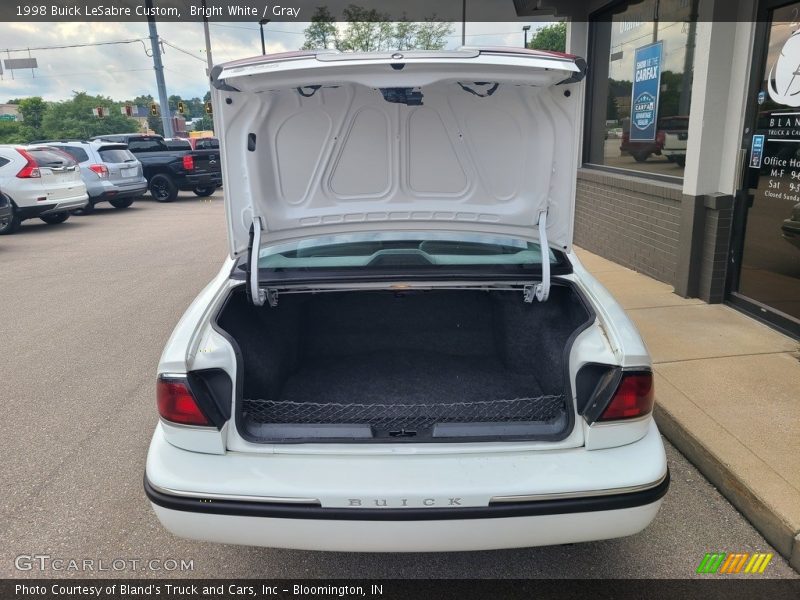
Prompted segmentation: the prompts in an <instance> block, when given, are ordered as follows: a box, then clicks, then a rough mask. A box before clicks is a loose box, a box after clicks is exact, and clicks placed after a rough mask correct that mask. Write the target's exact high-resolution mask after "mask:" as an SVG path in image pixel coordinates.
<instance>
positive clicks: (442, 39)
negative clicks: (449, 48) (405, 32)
mask: <svg viewBox="0 0 800 600" xmlns="http://www.w3.org/2000/svg"><path fill="white" fill-rule="evenodd" d="M452 30H453V26H452V25H451V24H450V23H443V22H442V21H437V20H436V17H435V16H434V17H431V18H430V19H425V21H423V22H422V23H419V24H418V26H417V31H416V40H415V46H414V47H415V48H419V49H420V50H441V49H442V48H444V45H445V44H446V43H447V36H448V35H450V32H451V31H452Z"/></svg>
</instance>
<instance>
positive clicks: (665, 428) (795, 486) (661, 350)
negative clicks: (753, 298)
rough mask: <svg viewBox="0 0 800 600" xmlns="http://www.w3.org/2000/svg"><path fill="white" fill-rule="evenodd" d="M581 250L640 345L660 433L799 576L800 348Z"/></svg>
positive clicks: (750, 322)
mask: <svg viewBox="0 0 800 600" xmlns="http://www.w3.org/2000/svg"><path fill="white" fill-rule="evenodd" d="M576 252H577V254H578V256H579V257H580V259H581V261H582V262H583V264H584V265H585V266H586V268H587V269H588V270H589V271H591V272H592V274H593V275H594V276H595V277H596V278H597V279H598V280H600V282H601V283H602V284H603V285H604V286H605V287H606V288H608V290H609V291H610V292H611V293H612V294H613V295H614V296H615V297H616V299H617V300H618V301H619V302H620V303H621V304H622V306H623V307H624V308H625V309H626V310H627V312H628V314H629V315H630V316H631V318H632V319H633V321H634V322H635V323H636V325H637V327H638V328H639V331H640V332H641V334H642V336H643V337H644V340H645V342H646V344H647V347H648V348H649V350H650V354H651V355H652V357H653V370H654V372H655V388H656V413H655V417H656V421H657V423H658V426H659V428H660V429H661V432H662V433H663V434H664V436H665V437H667V439H669V440H670V441H671V442H672V443H673V444H674V445H675V446H677V447H678V449H679V450H680V451H681V452H682V453H683V454H684V455H685V456H686V457H687V458H689V460H690V461H691V462H693V463H694V465H695V466H696V467H697V468H698V469H699V470H700V471H701V472H702V473H703V474H704V475H705V476H706V477H707V478H708V480H709V481H711V483H713V484H714V485H715V486H717V488H719V490H720V492H722V494H723V495H724V496H725V497H726V498H727V499H728V500H729V501H730V502H731V504H733V505H734V506H735V507H736V508H737V509H739V511H741V512H742V514H744V515H745V517H747V519H748V520H749V521H750V522H751V523H752V524H753V525H754V526H755V527H756V529H758V530H759V531H760V532H761V534H762V535H763V536H764V537H765V538H766V539H767V540H768V541H769V542H770V543H771V544H772V545H773V546H775V548H776V549H777V550H778V551H779V552H780V553H781V554H782V555H783V556H785V557H786V558H787V560H789V562H790V564H791V565H792V566H793V567H794V568H795V569H796V570H798V571H800V353H799V352H798V349H799V348H800V344H798V342H797V341H795V340H792V339H791V338H788V337H786V336H784V335H782V334H780V333H777V332H776V331H773V330H772V329H770V328H769V327H767V326H766V325H763V324H761V323H759V322H758V321H756V320H755V319H751V318H749V317H747V316H745V315H743V314H742V313H740V312H737V311H736V310H734V309H732V308H730V307H728V306H724V305H720V304H705V303H704V302H702V301H701V300H697V299H684V298H681V297H680V296H678V295H676V294H674V293H673V291H672V287H671V286H669V285H667V284H665V283H661V282H659V281H656V280H654V279H651V278H650V277H647V276H646V275H642V274H640V273H636V272H634V271H631V270H630V269H627V268H625V267H622V266H620V265H618V264H616V263H613V262H611V261H609V260H606V259H604V258H601V257H599V256H597V255H595V254H591V253H590V252H587V251H585V250H581V249H577V250H576ZM719 550H729V551H735V550H737V549H736V548H730V549H728V548H720V549H719Z"/></svg>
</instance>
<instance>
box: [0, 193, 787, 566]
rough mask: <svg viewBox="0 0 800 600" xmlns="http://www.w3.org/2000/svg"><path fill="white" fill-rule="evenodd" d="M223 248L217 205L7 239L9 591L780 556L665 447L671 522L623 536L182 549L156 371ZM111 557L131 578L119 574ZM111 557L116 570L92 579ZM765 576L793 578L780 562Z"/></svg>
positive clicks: (3, 514)
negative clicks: (155, 447)
mask: <svg viewBox="0 0 800 600" xmlns="http://www.w3.org/2000/svg"><path fill="white" fill-rule="evenodd" d="M226 252H227V242H226V233H225V219H224V210H223V206H222V192H221V191H220V192H218V193H217V194H216V195H215V196H213V197H212V198H211V199H210V200H205V201H204V200H199V199H197V198H195V197H194V196H193V195H190V194H181V196H180V198H179V200H178V201H176V202H174V203H172V204H157V203H155V202H153V201H152V200H150V199H149V198H145V199H143V200H141V201H137V202H136V203H135V204H134V205H133V207H131V208H130V209H128V210H122V211H120V210H115V209H112V208H110V207H107V208H106V206H104V205H102V204H101V205H99V206H98V208H97V210H96V211H95V213H94V214H92V215H88V216H81V217H78V216H73V217H72V218H70V219H69V220H68V221H67V222H66V223H64V224H62V225H58V226H48V225H45V224H43V223H41V222H39V221H38V220H34V221H27V222H25V223H23V225H22V227H21V229H20V231H19V232H18V233H17V234H14V235H12V236H6V237H0V282H2V283H0V331H2V336H1V337H0V339H2V344H1V346H2V352H0V385H1V386H2V398H3V417H4V434H3V435H2V437H1V438H0V440H2V441H0V444H2V457H3V468H2V469H0V489H1V490H3V493H2V494H0V549H1V550H0V553H1V557H0V577H42V576H45V577H50V576H58V577H61V576H91V575H93V574H94V575H100V576H117V577H152V576H159V577H160V576H181V577H183V576H191V577H258V578H261V577H264V578H316V577H319V578H348V577H358V578H378V577H396V578H436V577H445V578H460V577H478V578H500V577H521V578H527V577H546V578H557V577H568V578H576V577H638V578H650V577H663V578H684V577H693V576H696V575H695V569H696V567H697V565H698V564H699V563H700V560H701V559H702V558H703V555H704V554H705V553H706V552H774V550H772V549H771V548H770V546H769V545H768V544H767V542H766V541H765V540H764V539H763V538H762V537H761V535H760V534H759V533H758V532H757V531H756V530H754V529H753V527H752V526H751V525H750V524H749V523H748V522H747V521H746V520H745V519H744V518H743V517H742V516H741V515H740V514H739V513H738V512H737V511H736V510H735V509H734V508H733V507H732V506H731V505H730V504H729V503H728V502H727V501H726V500H725V499H724V498H723V497H722V496H721V495H720V494H719V493H718V492H717V491H716V489H715V488H714V487H712V486H711V485H710V484H709V483H708V482H707V481H706V480H705V479H704V478H703V476H702V475H701V474H700V473H699V472H698V471H697V470H695V469H694V467H692V466H691V465H690V464H689V463H688V462H687V461H686V460H685V459H684V458H683V456H682V455H681V454H680V453H678V452H677V451H676V450H675V449H674V448H673V447H672V446H670V445H669V444H667V454H668V458H669V463H670V469H671V472H672V486H671V488H670V491H669V493H668V495H667V496H666V499H665V501H664V505H663V507H662V509H661V512H660V513H659V515H658V517H657V519H656V521H655V522H654V523H653V524H652V525H651V526H650V527H649V528H648V529H646V530H645V531H643V532H641V533H639V534H637V535H635V536H632V537H629V538H624V539H619V540H608V541H603V542H596V543H587V544H577V545H566V546H555V547H547V548H530V549H520V550H504V551H493V552H468V553H447V554H403V555H393V556H387V555H385V554H339V553H322V552H302V551H289V550H274V549H265V548H248V547H237V546H225V545H214V544H207V543H202V542H194V541H190V540H182V539H177V538H175V537H173V536H172V535H171V534H169V533H167V532H166V531H165V530H164V529H162V528H161V526H160V524H159V523H158V521H157V520H156V518H155V516H154V515H153V513H152V511H151V509H150V506H149V503H148V502H147V500H146V498H145V496H144V493H143V491H142V474H143V472H144V461H145V456H146V452H147V446H148V443H149V441H150V436H151V434H152V430H153V427H154V426H155V424H156V421H157V415H156V410H155V400H154V385H155V371H156V366H157V363H158V358H159V355H160V353H161V350H162V348H163V346H164V343H165V342H166V341H167V338H168V337H169V335H170V332H171V331H172V328H173V327H174V325H175V323H176V322H177V320H178V318H179V317H180V316H181V314H182V313H183V311H184V310H185V309H186V307H187V306H188V305H189V303H190V302H191V300H192V299H193V298H194V297H195V295H196V294H197V293H198V292H199V291H200V290H201V289H202V288H203V287H204V286H205V284H206V283H207V282H208V280H209V279H210V278H211V277H212V276H213V275H214V274H215V273H216V272H217V271H218V269H219V267H220V266H221V264H222V260H223V257H224V255H225V253H226ZM600 518H601V517H600ZM20 555H49V556H50V557H51V558H52V559H56V558H58V559H64V560H66V561H69V560H78V561H83V560H93V561H94V563H93V565H94V567H95V571H94V573H92V572H91V571H89V572H83V571H54V570H47V571H44V572H42V571H39V570H38V569H37V568H34V569H31V570H23V571H20V570H18V569H17V568H16V567H15V559H16V557H17V556H20ZM115 559H122V560H123V561H126V565H128V566H127V567H126V568H125V569H124V570H119V571H116V570H114V569H113V568H112V567H111V565H112V561H113V560H115ZM131 559H144V560H151V559H156V560H162V561H163V560H165V559H177V560H179V561H180V560H181V559H183V560H185V561H188V560H191V561H193V570H192V571H189V572H177V571H172V572H165V571H163V570H162V571H152V570H131V568H130V564H131V563H130V561H131ZM101 560H102V561H103V564H104V565H105V566H106V567H107V568H108V569H109V570H106V571H102V572H97V569H98V568H99V564H100V563H99V561H101ZM23 564H24V563H23ZM117 564H118V565H119V564H121V563H117ZM741 576H742V577H745V576H744V575H741ZM764 576H769V577H782V578H792V577H795V578H796V577H798V575H797V573H796V572H795V571H793V570H792V569H791V568H790V567H789V566H788V565H787V564H786V562H785V561H784V560H783V558H781V557H780V556H779V555H777V554H775V556H774V558H773V559H772V562H771V563H770V565H769V567H768V569H767V571H766V573H765V575H764ZM706 577H708V576H706Z"/></svg>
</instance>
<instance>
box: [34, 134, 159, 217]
mask: <svg viewBox="0 0 800 600" xmlns="http://www.w3.org/2000/svg"><path fill="white" fill-rule="evenodd" d="M37 144H40V145H46V146H48V147H51V148H58V149H59V150H61V151H63V152H66V153H67V154H69V155H70V156H72V158H74V159H75V161H76V162H77V163H78V165H79V166H80V170H81V177H82V178H83V182H84V183H85V184H86V190H87V192H88V194H89V203H88V204H87V205H86V207H85V208H84V209H83V210H84V212H87V211H91V210H92V209H93V208H94V206H95V205H96V204H98V203H99V202H108V203H109V204H111V206H113V207H114V208H128V207H129V206H130V205H131V204H133V201H134V200H135V199H136V198H139V197H140V196H142V195H143V194H145V193H146V192H147V180H146V179H145V178H144V173H143V172H142V163H140V162H139V161H138V160H136V157H135V156H134V155H133V154H131V152H130V151H129V150H128V147H127V146H126V145H125V144H119V143H113V142H104V141H99V140H97V141H84V140H48V141H42V142H37Z"/></svg>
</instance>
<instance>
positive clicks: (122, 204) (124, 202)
mask: <svg viewBox="0 0 800 600" xmlns="http://www.w3.org/2000/svg"><path fill="white" fill-rule="evenodd" d="M108 203H109V204H110V205H111V206H113V207H114V208H128V207H129V206H130V205H131V204H133V198H121V199H119V200H109V201H108Z"/></svg>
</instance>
